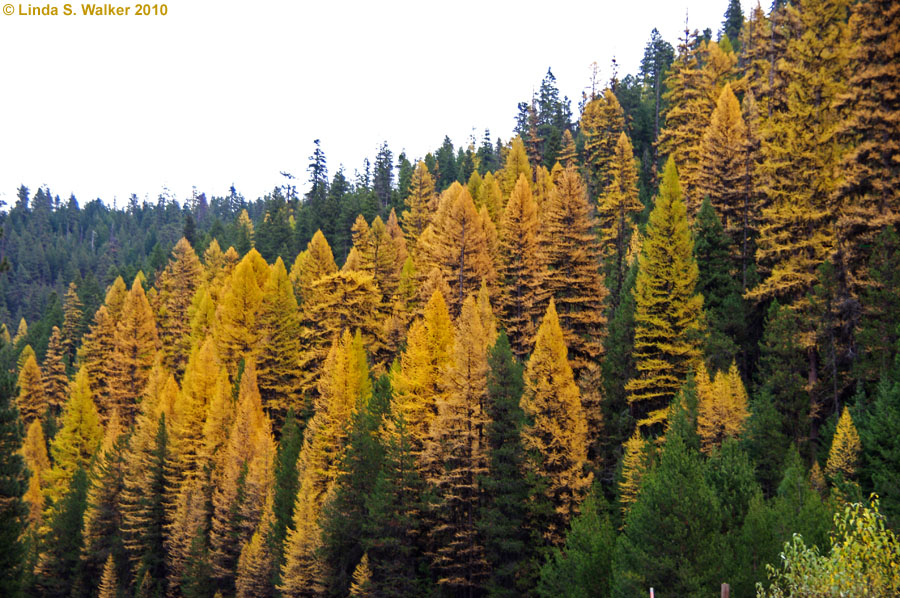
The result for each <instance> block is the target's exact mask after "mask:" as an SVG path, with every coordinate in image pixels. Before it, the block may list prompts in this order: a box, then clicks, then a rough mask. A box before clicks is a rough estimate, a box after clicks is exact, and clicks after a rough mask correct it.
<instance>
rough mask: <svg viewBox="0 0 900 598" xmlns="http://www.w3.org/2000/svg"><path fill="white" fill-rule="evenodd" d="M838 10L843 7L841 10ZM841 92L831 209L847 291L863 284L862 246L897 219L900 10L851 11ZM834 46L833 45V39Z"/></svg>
mask: <svg viewBox="0 0 900 598" xmlns="http://www.w3.org/2000/svg"><path fill="white" fill-rule="evenodd" d="M840 6H843V4H840ZM851 11H852V15H851V19H850V23H849V38H850V43H851V44H852V46H851V49H850V55H849V60H850V63H851V64H852V65H854V67H855V68H853V69H852V70H851V72H850V74H849V81H848V82H847V86H846V93H845V94H843V95H839V96H837V97H836V104H837V105H836V108H838V110H839V111H840V113H841V115H842V116H843V118H842V119H841V120H840V122H838V123H837V125H836V127H837V130H836V135H837V139H838V140H839V142H840V143H841V144H842V145H844V147H846V151H845V152H844V153H843V155H842V156H841V159H840V167H839V179H838V183H837V188H836V190H835V193H836V202H835V203H836V208H837V209H838V214H839V215H838V220H837V224H836V227H837V233H838V243H839V247H840V249H841V250H842V251H844V252H846V255H845V259H846V260H847V262H848V264H847V265H848V267H849V276H850V284H851V285H852V287H853V289H852V290H855V288H856V287H857V286H858V285H865V284H866V280H865V278H866V273H865V266H864V264H865V258H866V255H865V253H866V251H865V250H866V248H867V247H868V246H869V243H868V242H870V241H871V240H872V238H873V237H874V236H875V234H876V233H877V232H878V231H879V230H881V229H883V228H885V227H886V226H889V225H891V224H895V225H896V223H897V221H898V218H900V216H898V214H900V204H898V199H897V198H898V197H900V176H898V174H897V169H896V162H897V159H898V158H897V156H898V155H900V134H898V132H897V131H898V128H900V121H898V118H900V117H898V115H900V96H898V93H897V92H898V90H900V67H898V64H900V56H898V52H900V48H898V46H897V43H896V42H895V41H892V40H894V38H895V36H896V31H897V28H898V27H900V21H898V20H900V12H898V11H897V7H896V6H894V4H893V3H891V2H887V1H885V0H868V1H865V2H856V3H853V6H852V9H851ZM835 43H839V40H835Z"/></svg>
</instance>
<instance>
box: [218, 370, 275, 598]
mask: <svg viewBox="0 0 900 598" xmlns="http://www.w3.org/2000/svg"><path fill="white" fill-rule="evenodd" d="M274 457H275V439H274V438H273V436H272V424H271V423H270V421H269V418H268V417H267V416H266V414H265V413H264V411H263V406H262V399H261V397H260V394H259V388H258V386H257V377H256V366H255V364H254V363H253V361H252V360H251V361H249V362H247V364H246V366H245V368H244V371H243V374H242V375H241V383H240V391H239V394H238V400H237V405H236V407H235V417H234V423H233V424H232V426H231V432H230V434H229V436H228V441H227V442H226V444H225V446H223V447H222V449H221V451H220V453H219V455H218V457H217V459H216V461H217V462H216V469H215V471H214V473H213V486H214V490H213V496H212V517H211V526H210V562H211V564H212V571H213V577H214V578H215V579H216V581H217V583H218V586H219V587H220V588H221V589H223V591H231V590H230V588H232V587H233V586H234V580H235V575H236V569H237V564H238V558H239V556H240V553H241V548H242V546H243V544H244V543H245V542H247V541H249V540H250V538H251V536H252V535H253V532H254V530H256V527H257V525H258V523H259V520H260V518H261V516H262V512H263V507H264V506H265V497H266V495H267V493H268V492H269V491H270V489H271V487H272V482H273V477H272V475H273V473H272V462H273V459H274Z"/></svg>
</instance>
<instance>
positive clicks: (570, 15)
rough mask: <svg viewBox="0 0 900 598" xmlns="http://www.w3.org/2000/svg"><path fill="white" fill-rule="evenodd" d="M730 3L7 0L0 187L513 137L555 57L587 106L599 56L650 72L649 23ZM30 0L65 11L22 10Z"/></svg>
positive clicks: (224, 185)
mask: <svg viewBox="0 0 900 598" xmlns="http://www.w3.org/2000/svg"><path fill="white" fill-rule="evenodd" d="M727 4H728V2H727V0H715V1H706V0H704V1H696V0H692V1H690V2H687V1H685V0H631V1H630V2H618V1H615V2H611V1H593V2H585V1H584V0H581V1H569V0H556V1H554V2H542V3H537V2H528V1H523V0H520V1H518V2H506V1H491V0H488V1H484V0H482V1H480V2H476V1H469V0H457V1H456V2H442V3H437V2H423V1H422V0H418V1H416V0H410V1H390V0H381V1H373V0H369V1H364V2H362V1H347V0H329V1H320V2H312V1H294V2H283V1H280V2H279V1H270V0H253V1H250V0H246V1H244V2H235V1H231V0H169V1H168V2H167V3H166V5H165V6H166V9H167V10H166V12H167V14H166V15H165V16H162V15H157V16H152V15H151V16H137V15H135V14H134V13H135V8H134V5H129V4H118V5H116V4H114V5H115V6H122V7H130V10H129V13H130V14H129V15H128V16H88V15H84V14H76V15H71V16H65V15H63V14H62V13H63V11H64V5H65V3H64V2H53V1H51V2H49V3H46V2H41V1H40V0H38V1H37V2H33V3H32V4H28V3H24V4H18V3H16V4H12V5H10V6H12V7H13V9H14V12H15V13H16V14H13V15H12V16H6V15H3V14H0V81H2V82H3V91H2V92H0V118H2V120H0V201H5V202H6V203H7V204H12V203H14V202H15V200H16V191H17V189H18V188H19V186H20V185H22V184H24V185H25V186H27V187H28V188H29V189H31V190H32V192H33V191H34V190H35V189H37V188H38V187H43V186H48V187H49V188H50V190H51V192H52V193H53V194H54V195H59V196H60V197H62V198H63V199H66V198H67V197H68V196H69V195H70V194H74V195H75V196H76V198H78V200H79V202H80V203H81V204H82V205H84V204H85V203H86V202H88V201H90V200H92V199H95V198H101V199H102V200H104V201H105V202H107V203H108V204H110V205H112V204H113V203H114V202H115V203H116V204H117V205H119V206H122V205H123V204H124V203H125V202H126V201H127V199H128V197H130V195H131V194H132V193H134V194H137V196H138V198H140V199H147V200H149V201H154V202H155V201H156V198H157V197H158V196H159V195H160V194H163V193H165V194H168V196H170V197H174V198H176V199H178V200H184V199H185V198H188V197H190V196H191V194H192V192H193V189H194V188H196V189H197V191H198V192H205V193H206V194H207V195H208V196H215V195H225V194H226V193H227V191H228V188H229V187H230V186H231V185H232V184H234V185H235V187H236V188H237V190H238V191H239V192H241V193H242V194H243V195H244V196H245V197H247V198H248V199H255V198H257V197H260V196H262V195H264V194H266V193H268V192H269V191H271V190H272V188H273V187H275V186H277V185H281V184H282V183H283V182H284V178H283V177H282V176H281V174H280V173H281V172H282V171H287V172H291V173H293V174H294V175H296V176H297V177H298V178H299V179H301V180H305V179H306V177H307V173H306V166H307V164H308V157H309V156H310V154H311V153H312V151H313V140H314V139H320V140H321V146H322V149H323V151H324V152H325V155H326V158H327V162H328V170H329V174H330V175H331V174H333V173H334V172H335V171H336V170H337V168H338V167H339V165H341V164H343V165H344V170H345V172H346V173H347V174H348V176H352V175H353V173H354V171H355V170H356V169H361V168H362V163H363V160H364V159H365V158H366V157H368V158H369V159H370V160H371V159H373V158H374V156H375V154H376V153H377V151H378V148H379V147H380V145H381V144H382V143H383V142H387V143H388V146H389V147H390V149H391V151H392V152H393V154H394V157H395V158H396V157H397V155H398V154H399V153H400V152H401V151H405V152H406V154H407V156H409V157H410V159H411V160H415V158H418V157H422V156H424V155H425V154H426V153H427V152H429V151H433V150H434V149H436V148H437V147H438V146H439V145H440V144H441V142H442V141H443V138H444V136H445V135H448V136H449V137H450V138H451V140H452V141H453V142H454V144H455V145H457V146H458V145H460V144H465V143H466V142H467V139H468V138H469V136H470V135H473V134H474V136H475V138H476V139H477V140H478V141H480V140H481V138H482V136H483V132H484V129H485V128H489V129H490V131H491V136H492V138H493V139H495V140H496V138H497V137H501V138H502V139H503V140H504V141H506V140H508V139H509V137H510V135H511V133H512V129H513V127H514V124H515V115H516V105H517V104H518V102H520V101H524V100H527V99H529V98H530V97H531V95H532V92H533V91H534V90H536V89H537V88H538V87H539V85H540V82H541V79H542V78H543V77H544V75H545V74H546V72H547V69H548V68H552V70H553V73H554V75H555V76H556V79H557V84H558V86H559V88H560V92H561V94H563V95H567V96H568V97H569V98H570V99H571V100H572V108H573V111H574V112H575V113H576V117H577V106H578V101H579V99H580V98H581V94H582V92H583V91H584V90H585V89H587V88H588V87H589V84H590V75H591V64H592V63H593V62H596V63H597V64H598V65H599V67H600V76H601V80H603V81H606V80H608V79H609V77H610V75H611V69H610V64H611V60H612V58H613V57H615V59H616V61H617V63H618V65H619V76H620V77H622V76H624V75H625V74H628V73H636V72H637V69H638V66H639V64H640V59H641V56H642V54H643V48H644V45H645V43H646V42H647V40H648V39H649V37H650V31H651V30H652V29H653V28H654V27H656V28H658V29H659V31H660V33H661V34H662V36H663V38H664V39H666V40H667V41H669V42H670V43H672V45H676V44H677V39H678V37H679V35H680V32H681V30H683V28H684V20H685V12H686V11H687V13H688V17H689V24H690V28H691V29H699V30H701V31H702V30H703V29H704V28H706V27H709V28H711V29H712V30H713V32H714V34H715V33H716V32H717V31H718V30H719V29H720V28H721V22H722V19H723V15H724V12H725V9H726V7H727ZM742 5H743V9H744V13H745V14H747V13H748V12H749V9H750V8H751V7H752V6H755V5H756V0H742ZM29 6H30V7H32V11H33V12H36V11H37V9H39V8H40V7H47V6H49V7H56V8H57V10H58V12H59V13H60V15H59V16H40V15H37V16H36V15H31V16H29V15H20V14H18V12H19V11H20V10H21V11H25V12H27V11H28V10H29ZM71 6H72V9H73V11H74V12H75V13H82V9H81V6H82V5H81V3H79V2H77V0H76V1H75V2H71ZM150 6H151V7H152V6H153V5H150ZM4 8H5V7H4ZM301 188H302V186H301Z"/></svg>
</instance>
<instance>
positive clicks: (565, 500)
mask: <svg viewBox="0 0 900 598" xmlns="http://www.w3.org/2000/svg"><path fill="white" fill-rule="evenodd" d="M520 405H521V407H522V411H524V412H525V416H526V418H527V424H526V425H525V427H524V428H523V429H522V443H523V445H524V447H525V450H526V451H527V452H528V454H529V458H528V462H527V467H528V468H529V469H530V470H531V471H532V472H533V473H534V474H535V475H536V476H537V477H538V478H539V479H540V480H541V481H542V482H543V484H544V495H545V497H546V498H547V499H548V500H549V502H550V505H551V506H552V510H553V513H552V515H550V516H549V520H548V521H547V522H546V525H545V526H544V537H545V538H547V540H548V541H550V542H551V543H553V544H559V543H560V542H562V541H563V539H564V536H565V531H566V529H567V528H568V525H569V521H570V519H571V518H572V517H573V516H574V515H575V514H576V513H577V512H578V505H579V504H580V503H581V500H582V499H583V498H584V496H585V494H586V493H587V490H588V488H589V487H590V485H591V480H592V478H593V476H592V475H591V474H590V473H586V472H585V466H586V463H587V445H588V430H587V420H586V418H585V414H584V410H583V408H582V406H581V396H580V394H579V392H578V387H577V386H576V385H575V378H574V376H573V375H572V368H571V366H570V365H569V359H568V356H567V351H566V344H565V342H564V340H563V331H562V328H561V327H560V322H559V317H558V316H557V314H556V305H555V302H554V300H553V299H551V300H550V304H549V306H548V307H547V313H546V315H544V319H543V321H542V322H541V325H540V328H538V332H537V337H536V339H535V345H534V352H533V353H532V354H531V358H530V359H529V360H528V364H527V366H526V368H525V390H524V392H523V393H522V398H521V400H520Z"/></svg>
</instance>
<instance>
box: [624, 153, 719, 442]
mask: <svg viewBox="0 0 900 598" xmlns="http://www.w3.org/2000/svg"><path fill="white" fill-rule="evenodd" d="M692 253H693V241H692V239H691V236H690V231H689V230H688V225H687V214H686V212H685V207H684V203H683V201H682V199H681V185H680V184H679V182H678V173H677V171H676V170H675V163H674V161H673V160H672V158H671V157H670V158H669V160H668V162H667V163H666V169H665V171H664V173H663V179H662V183H661V184H660V188H659V195H658V196H657V198H656V203H655V205H654V208H653V211H652V212H651V213H650V222H649V224H648V229H647V236H646V239H645V240H644V243H643V247H642V249H641V254H640V257H639V258H638V263H639V269H638V275H637V280H636V281H635V288H634V298H635V315H634V320H635V324H634V358H635V365H636V369H637V376H636V377H634V378H632V379H631V380H629V381H628V383H627V385H626V390H627V391H628V402H629V404H631V405H632V408H633V409H636V410H637V411H638V413H639V414H640V416H639V420H638V425H639V426H640V427H645V428H650V427H653V426H655V425H656V424H659V423H661V422H663V421H664V420H665V419H666V411H667V409H668V405H669V402H670V401H671V399H672V398H673V397H674V396H675V393H676V392H677V391H678V389H679V388H680V386H681V384H682V382H683V381H684V378H685V377H686V375H687V372H688V370H689V369H690V368H691V366H693V365H694V364H696V363H697V362H698V361H699V358H700V346H699V345H700V336H699V331H700V330H701V327H702V325H703V314H702V305H703V297H702V296H701V295H699V294H697V292H696V283H697V277H698V270H697V263H696V261H694V257H693V254H692Z"/></svg>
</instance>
